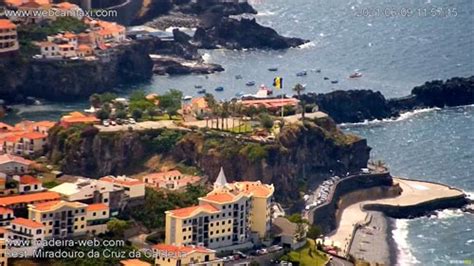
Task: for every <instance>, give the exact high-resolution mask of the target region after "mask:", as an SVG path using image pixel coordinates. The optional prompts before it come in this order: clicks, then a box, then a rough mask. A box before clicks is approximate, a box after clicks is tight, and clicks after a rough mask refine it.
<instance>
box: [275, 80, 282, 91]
mask: <svg viewBox="0 0 474 266" xmlns="http://www.w3.org/2000/svg"><path fill="white" fill-rule="evenodd" d="M273 87H275V88H276V89H278V90H280V89H282V88H283V78H282V77H276V78H274V79H273Z"/></svg>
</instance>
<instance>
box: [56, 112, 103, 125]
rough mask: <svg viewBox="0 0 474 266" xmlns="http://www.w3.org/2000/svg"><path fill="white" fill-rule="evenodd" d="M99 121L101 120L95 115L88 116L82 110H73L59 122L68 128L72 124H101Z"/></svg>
mask: <svg viewBox="0 0 474 266" xmlns="http://www.w3.org/2000/svg"><path fill="white" fill-rule="evenodd" d="M99 122H100V120H99V119H97V117H95V116H88V115H85V114H83V113H80V112H71V113H69V114H67V115H65V116H63V117H61V120H60V121H59V124H60V125H61V126H63V127H65V128H68V127H70V126H73V125H80V124H89V125H96V124H99Z"/></svg>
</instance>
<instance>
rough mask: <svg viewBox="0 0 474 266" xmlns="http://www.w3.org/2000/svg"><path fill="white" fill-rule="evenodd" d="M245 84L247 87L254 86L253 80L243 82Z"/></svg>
mask: <svg viewBox="0 0 474 266" xmlns="http://www.w3.org/2000/svg"><path fill="white" fill-rule="evenodd" d="M245 85H246V86H248V87H252V86H255V81H249V82H247V83H245Z"/></svg>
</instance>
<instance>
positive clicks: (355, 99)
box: [301, 76, 474, 123]
mask: <svg viewBox="0 0 474 266" xmlns="http://www.w3.org/2000/svg"><path fill="white" fill-rule="evenodd" d="M301 99H302V100H304V101H305V102H306V103H315V104H317V105H318V106H319V108H320V110H321V111H323V112H326V113H328V114H329V115H330V116H331V117H333V118H334V120H335V121H336V122H337V123H355V122H363V121H364V120H374V119H384V118H391V117H397V116H399V115H400V113H403V112H407V111H412V110H414V109H418V108H431V107H439V108H442V107H445V106H460V105H468V104H473V103H474V76H471V77H468V78H458V77H455V78H451V79H448V80H446V81H440V80H435V81H431V82H426V83H425V84H423V85H421V86H417V87H415V88H413V90H412V92H411V94H410V95H408V96H406V97H402V98H395V99H386V98H385V97H384V96H383V95H382V93H380V92H378V91H377V92H374V91H372V90H348V91H334V92H330V93H325V94H315V93H308V94H306V95H302V98H301Z"/></svg>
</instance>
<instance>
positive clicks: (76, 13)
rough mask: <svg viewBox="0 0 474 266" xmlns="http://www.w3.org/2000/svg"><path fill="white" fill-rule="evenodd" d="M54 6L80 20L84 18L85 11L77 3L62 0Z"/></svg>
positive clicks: (64, 13)
mask: <svg viewBox="0 0 474 266" xmlns="http://www.w3.org/2000/svg"><path fill="white" fill-rule="evenodd" d="M53 7H54V8H56V9H58V10H60V11H61V15H63V16H68V17H74V18H76V19H78V20H81V19H82V18H84V14H85V12H84V11H83V10H82V9H81V8H80V7H79V6H78V5H76V4H72V3H69V2H61V3H58V4H54V5H53Z"/></svg>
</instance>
